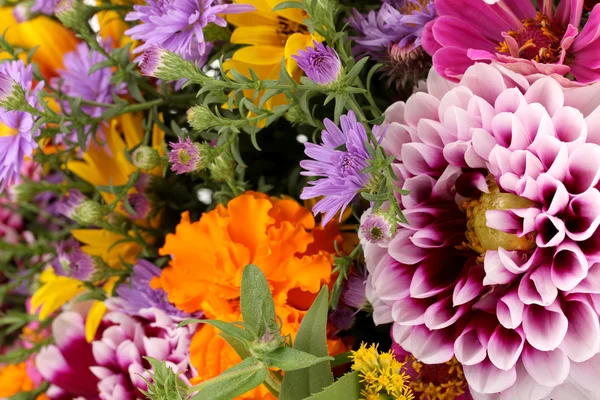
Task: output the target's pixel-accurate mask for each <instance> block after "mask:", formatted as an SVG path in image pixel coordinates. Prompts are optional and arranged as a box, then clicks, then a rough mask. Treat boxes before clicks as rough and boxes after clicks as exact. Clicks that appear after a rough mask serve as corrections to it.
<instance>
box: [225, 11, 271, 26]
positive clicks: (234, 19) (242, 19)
mask: <svg viewBox="0 0 600 400" xmlns="http://www.w3.org/2000/svg"><path fill="white" fill-rule="evenodd" d="M227 21H229V23H231V24H232V25H235V26H263V25H270V26H273V27H278V26H279V21H278V20H277V14H275V13H272V12H270V11H268V12H261V11H255V12H247V13H242V14H230V15H228V16H227Z"/></svg>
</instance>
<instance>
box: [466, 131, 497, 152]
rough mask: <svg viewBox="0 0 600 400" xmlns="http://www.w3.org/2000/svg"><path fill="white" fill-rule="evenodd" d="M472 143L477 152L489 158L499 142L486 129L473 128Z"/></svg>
mask: <svg viewBox="0 0 600 400" xmlns="http://www.w3.org/2000/svg"><path fill="white" fill-rule="evenodd" d="M472 143H473V148H474V149H475V151H476V152H477V154H479V156H481V157H482V158H484V159H489V156H490V153H491V152H492V149H493V148H494V146H496V145H497V144H498V143H497V142H496V139H495V138H494V137H493V136H492V135H491V134H490V133H489V132H488V131H487V130H484V129H474V130H473V139H472Z"/></svg>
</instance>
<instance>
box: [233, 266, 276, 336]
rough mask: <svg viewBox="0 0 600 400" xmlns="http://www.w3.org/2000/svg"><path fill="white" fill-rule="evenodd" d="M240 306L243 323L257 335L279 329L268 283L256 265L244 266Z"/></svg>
mask: <svg viewBox="0 0 600 400" xmlns="http://www.w3.org/2000/svg"><path fill="white" fill-rule="evenodd" d="M240 307H241V309H242V317H243V318H244V323H245V324H246V326H247V328H248V329H249V330H251V331H253V333H254V334H255V335H256V336H257V337H259V338H260V337H262V336H263V335H264V334H265V333H266V332H267V330H269V331H271V332H276V331H277V330H279V325H278V323H277V315H276V314H275V304H274V303H273V297H272V295H271V289H270V288H269V283H268V282H267V279H266V278H265V275H264V274H263V273H262V271H261V270H260V268H258V267H257V266H256V265H253V264H248V265H246V268H244V272H243V274H242V287H241V295H240Z"/></svg>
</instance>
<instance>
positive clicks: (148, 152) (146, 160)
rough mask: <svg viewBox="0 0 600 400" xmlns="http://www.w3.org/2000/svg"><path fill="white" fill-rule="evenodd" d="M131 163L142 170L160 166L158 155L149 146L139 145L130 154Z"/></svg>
mask: <svg viewBox="0 0 600 400" xmlns="http://www.w3.org/2000/svg"><path fill="white" fill-rule="evenodd" d="M131 158H132V159H133V165H135V166H136V167H138V168H139V169H143V170H146V171H148V170H153V169H154V168H156V167H158V166H160V155H159V154H158V151H156V149H154V148H152V147H150V146H140V147H138V148H137V149H136V150H135V151H134V152H133V154H132V155H131Z"/></svg>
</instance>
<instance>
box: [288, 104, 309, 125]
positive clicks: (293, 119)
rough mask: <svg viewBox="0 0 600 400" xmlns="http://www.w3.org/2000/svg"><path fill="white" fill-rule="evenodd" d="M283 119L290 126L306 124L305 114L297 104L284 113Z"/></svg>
mask: <svg viewBox="0 0 600 400" xmlns="http://www.w3.org/2000/svg"><path fill="white" fill-rule="evenodd" d="M284 118H285V119H286V120H287V121H288V122H289V123H291V124H292V125H296V124H301V123H303V122H306V114H305V113H304V111H302V108H301V107H300V106H299V105H297V104H295V105H293V106H292V107H290V109H289V110H288V111H287V112H286V113H285V115H284Z"/></svg>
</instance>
